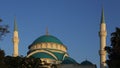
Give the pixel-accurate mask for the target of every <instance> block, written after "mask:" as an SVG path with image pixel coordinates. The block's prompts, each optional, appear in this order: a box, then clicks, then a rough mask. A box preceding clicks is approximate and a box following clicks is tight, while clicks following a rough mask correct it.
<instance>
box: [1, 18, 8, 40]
mask: <svg viewBox="0 0 120 68" xmlns="http://www.w3.org/2000/svg"><path fill="white" fill-rule="evenodd" d="M0 22H2V19H0ZM8 28H9V27H8V25H0V39H2V36H5V35H6V34H7V33H9V32H10V31H9V30H8Z"/></svg>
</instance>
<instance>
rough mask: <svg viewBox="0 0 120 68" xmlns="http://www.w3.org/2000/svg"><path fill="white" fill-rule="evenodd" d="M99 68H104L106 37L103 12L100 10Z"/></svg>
mask: <svg viewBox="0 0 120 68" xmlns="http://www.w3.org/2000/svg"><path fill="white" fill-rule="evenodd" d="M99 36H100V51H99V54H100V68H106V63H105V62H106V51H105V47H106V36H107V30H106V24H105V20H104V11H103V10H102V16H101V24H100V32H99Z"/></svg>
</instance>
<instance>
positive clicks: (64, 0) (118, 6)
mask: <svg viewBox="0 0 120 68" xmlns="http://www.w3.org/2000/svg"><path fill="white" fill-rule="evenodd" d="M102 4H103V5H104V13H105V21H106V24H107V31H108V36H107V45H110V33H111V32H114V31H115V27H120V24H119V21H120V0H34V1H33V0H1V1H0V18H2V19H3V22H2V23H1V24H8V25H9V26H10V28H9V29H10V33H9V34H7V35H6V36H5V37H4V40H2V41H1V42H0V48H1V49H3V50H5V53H6V54H7V55H12V53H13V44H12V35H13V23H14V16H16V20H17V24H18V30H19V38H20V44H19V53H20V55H24V56H26V53H27V51H28V46H29V45H30V44H31V43H32V42H33V41H34V40H35V39H36V38H38V37H39V36H41V35H44V34H45V31H46V27H48V29H49V34H51V35H53V36H55V37H57V38H59V39H60V40H61V41H62V42H63V43H64V44H65V45H66V46H67V48H68V53H69V55H70V56H71V57H72V58H74V59H75V60H76V61H77V62H79V63H81V62H82V61H84V60H86V59H87V60H89V61H91V62H92V63H94V64H97V66H98V68H99V54H98V51H99V46H100V45H99V36H98V31H99V25H100V18H101V9H102Z"/></svg>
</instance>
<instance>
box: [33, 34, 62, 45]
mask: <svg viewBox="0 0 120 68" xmlns="http://www.w3.org/2000/svg"><path fill="white" fill-rule="evenodd" d="M42 42H52V43H57V44H63V43H62V42H61V41H60V40H59V39H58V38H56V37H54V36H52V35H43V36H40V37H38V38H37V39H36V40H35V41H34V42H33V43H32V45H34V44H38V43H42Z"/></svg>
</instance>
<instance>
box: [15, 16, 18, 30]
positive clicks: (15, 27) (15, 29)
mask: <svg viewBox="0 0 120 68" xmlns="http://www.w3.org/2000/svg"><path fill="white" fill-rule="evenodd" d="M14 31H18V28H17V23H16V17H15V18H14Z"/></svg>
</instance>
